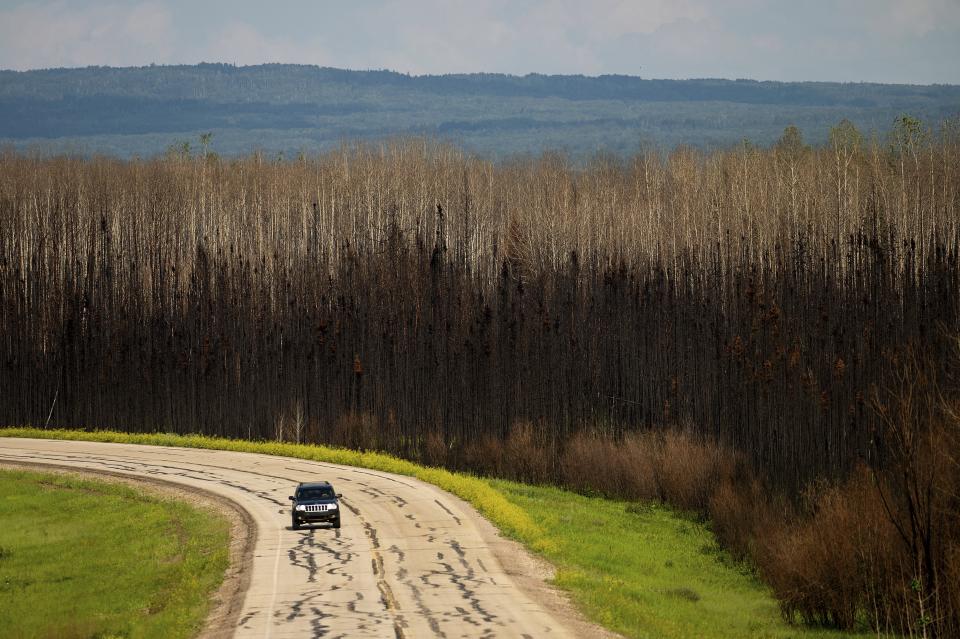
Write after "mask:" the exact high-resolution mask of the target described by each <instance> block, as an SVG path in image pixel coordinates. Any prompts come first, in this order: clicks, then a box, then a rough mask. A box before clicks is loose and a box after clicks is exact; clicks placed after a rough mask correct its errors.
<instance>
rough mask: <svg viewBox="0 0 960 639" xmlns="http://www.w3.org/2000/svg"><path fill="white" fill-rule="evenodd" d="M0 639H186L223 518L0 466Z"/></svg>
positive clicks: (119, 487) (202, 611)
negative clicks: (134, 638)
mask: <svg viewBox="0 0 960 639" xmlns="http://www.w3.org/2000/svg"><path fill="white" fill-rule="evenodd" d="M0 513H2V522H3V525H2V526H0V637H24V638H26V637H68V638H69V637H78V638H79V637H158V638H160V637H164V638H165V637H190V636H193V635H195V634H196V632H197V631H198V630H199V628H200V627H201V626H202V624H203V620H204V618H205V616H206V613H207V609H208V602H209V599H210V595H211V593H212V592H213V590H214V589H215V588H216V587H217V586H218V585H219V583H220V581H221V580H222V578H223V574H224V570H226V567H227V564H228V541H229V530H230V526H229V522H228V521H227V520H226V519H225V518H223V517H222V516H220V515H215V514H213V513H210V512H207V511H202V510H199V509H197V508H194V507H192V506H190V505H188V504H185V503H182V502H178V501H176V500H171V499H165V498H162V497H160V496H157V495H154V494H150V493H142V492H140V491H137V490H135V489H133V488H131V487H129V486H126V485H123V484H116V483H110V482H101V481H91V480H87V479H81V478H78V477H76V476H73V475H61V474H49V473H37V472H24V471H19V470H0Z"/></svg>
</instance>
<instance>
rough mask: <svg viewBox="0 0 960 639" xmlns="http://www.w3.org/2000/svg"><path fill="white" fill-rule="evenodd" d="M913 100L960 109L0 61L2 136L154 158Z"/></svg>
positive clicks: (699, 138)
mask: <svg viewBox="0 0 960 639" xmlns="http://www.w3.org/2000/svg"><path fill="white" fill-rule="evenodd" d="M903 113H909V114H910V115H912V116H915V117H918V118H920V119H921V120H923V121H926V122H930V123H936V122H940V121H942V120H944V119H946V118H950V117H952V116H954V115H956V114H958V113H960V87H958V86H953V85H932V86H919V85H884V84H865V83H856V84H852V83H851V84H840V83H825V82H802V83H791V82H758V81H753V80H714V79H708V80H647V79H643V78H639V77H634V76H622V75H607V76H599V77H586V76H580V75H574V76H555V75H539V74H531V75H526V76H511V75H502V74H469V75H442V76H410V75H406V74H402V73H395V72H392V71H348V70H342V69H332V68H322V67H316V66H304V65H280V64H268V65H259V66H247V67H236V66H232V65H226V64H199V65H193V66H149V67H134V68H111V67H87V68H83V69H49V70H38V71H25V72H17V71H0V141H2V142H4V143H7V144H13V145H14V146H16V147H18V148H39V149H42V150H46V151H52V152H59V151H64V150H65V151H70V152H81V153H107V154H114V155H119V156H132V155H151V154H155V153H159V152H162V151H164V150H165V149H167V148H168V147H169V146H170V145H172V144H182V143H183V142H185V141H193V142H194V143H195V142H196V138H197V136H198V135H199V134H200V133H202V132H213V134H214V135H213V149H214V150H215V151H217V152H219V153H221V154H227V155H236V154H244V153H249V152H251V151H253V150H255V149H262V150H265V151H270V152H283V153H288V154H289V153H297V152H300V151H306V152H316V151H322V150H326V149H329V148H331V147H335V146H337V145H338V144H339V143H341V142H342V141H343V140H355V139H365V140H376V139H383V138H390V137H397V136H426V137H432V138H437V137H439V138H442V139H445V140H448V141H451V142H455V143H457V144H462V145H464V146H465V147H466V148H468V149H471V150H473V151H477V152H480V153H483V154H487V155H490V156H493V157H504V156H509V155H514V154H518V153H539V152H541V151H544V150H562V151H566V152H568V153H570V154H571V155H574V156H578V157H586V156H590V155H592V154H594V153H596V152H598V151H605V152H612V153H614V154H623V155H625V154H630V153H633V152H635V151H637V150H638V149H640V148H642V147H650V146H659V147H663V148H672V147H674V146H676V145H679V144H687V145H692V146H697V147H701V148H711V147H720V146H728V145H730V144H734V143H737V142H739V141H741V140H742V139H744V138H747V139H749V140H750V141H752V142H754V143H756V144H760V145H766V144H770V143H772V142H773V141H775V140H776V139H777V138H778V137H779V135H780V134H781V133H782V131H783V129H784V127H786V126H787V125H791V124H793V125H796V126H798V127H800V129H802V130H803V132H804V135H805V138H806V139H807V140H809V141H812V142H822V141H825V140H826V137H827V135H828V132H829V130H830V127H832V126H833V125H835V124H836V123H837V122H839V121H840V120H842V119H849V120H851V121H852V122H853V123H854V124H856V125H857V126H858V127H859V128H860V129H861V130H862V131H865V132H867V133H870V132H873V131H881V132H885V131H887V130H889V128H890V126H891V123H892V122H893V120H894V118H896V117H897V116H899V115H901V114H903Z"/></svg>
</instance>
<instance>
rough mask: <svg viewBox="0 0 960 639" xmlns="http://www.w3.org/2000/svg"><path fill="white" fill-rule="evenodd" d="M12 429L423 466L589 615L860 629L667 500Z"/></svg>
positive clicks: (673, 628)
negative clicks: (786, 612) (552, 574)
mask: <svg viewBox="0 0 960 639" xmlns="http://www.w3.org/2000/svg"><path fill="white" fill-rule="evenodd" d="M2 436H7V437H37V438H45V439H75V440H84V441H99V442H123V443H131V444H152V445H163V446H178V447H191V448H204V449H217V450H230V451H239V452H251V453H265V454H271V455H282V456H287V457H296V458H301V459H311V460H315V461H323V462H329V463H338V464H346V465H350V466H360V467H364V468H371V469H375V470H382V471H387V472H392V473H397V474H401V475H408V476H413V477H417V478H418V479H421V480H423V481H426V482H429V483H431V484H434V485H437V486H439V487H440V488H443V489H444V490H447V491H449V492H451V493H453V494H455V495H457V496H458V497H460V498H462V499H464V500H465V501H468V502H470V503H471V504H472V505H473V506H474V507H475V508H476V509H477V510H478V511H479V512H480V513H481V514H482V515H483V516H484V517H486V518H487V519H489V520H490V521H492V522H493V523H494V525H496V526H497V527H498V528H499V529H500V530H501V531H502V532H504V533H505V534H507V535H508V536H510V537H512V538H514V539H517V540H519V541H521V542H523V543H524V544H525V545H526V546H528V547H529V548H531V549H532V550H534V551H536V552H538V553H540V554H541V555H543V556H544V557H546V558H547V559H549V560H550V561H551V562H553V563H554V565H556V566H557V569H558V572H557V580H556V582H557V585H558V586H560V587H561V588H563V589H565V590H567V591H568V592H570V593H571V596H572V597H573V599H574V601H575V602H576V603H577V605H578V606H579V607H580V608H581V609H582V610H583V611H584V612H585V613H586V615H587V616H588V617H589V618H590V619H592V620H594V621H596V622H598V623H600V624H602V625H604V626H606V627H608V628H610V629H612V630H615V631H618V632H620V633H623V634H624V635H626V636H628V637H644V638H645V637H667V638H678V639H679V638H686V637H716V638H721V637H722V638H726V637H730V638H734V637H737V638H739V637H770V638H778V639H779V638H788V637H796V638H798V639H826V638H840V637H844V638H846V639H852V638H853V637H857V636H858V635H853V634H849V633H839V632H833V631H829V630H821V629H808V628H805V627H802V626H791V625H789V624H787V623H785V622H784V621H783V619H782V618H781V617H780V615H779V613H778V610H777V605H776V602H775V601H774V600H773V598H772V597H771V595H770V593H769V591H768V590H767V589H766V588H765V587H764V586H763V585H762V584H761V583H759V582H758V581H757V580H756V578H755V577H754V576H753V575H751V574H750V572H749V571H748V570H745V569H744V568H743V567H742V566H737V565H735V564H733V563H732V562H731V561H730V560H729V558H728V557H727V556H726V554H725V553H724V552H722V551H721V550H720V549H719V548H717V546H716V542H715V540H714V538H713V536H712V534H711V533H710V531H709V529H708V527H707V526H705V525H704V524H702V523H699V522H696V521H693V520H691V519H690V518H688V517H685V516H683V515H682V514H680V513H677V512H675V511H673V510H670V509H668V508H665V507H661V506H658V505H641V504H628V503H625V502H618V501H613V500H606V499H600V498H595V497H584V496H581V495H577V494H575V493H571V492H569V491H565V490H560V489H556V488H550V487H544V486H529V485H524V484H517V483H514V482H506V481H500V480H489V479H484V478H479V477H474V476H470V475H465V474H460V473H452V472H450V471H446V470H442V469H437V468H425V467H423V466H419V465H417V464H414V463H412V462H409V461H405V460H401V459H397V458H395V457H391V456H389V455H385V454H382V453H369V452H367V453H360V452H357V451H351V450H344V449H335V448H329V447H325V446H313V445H298V444H282V443H275V442H248V441H241V440H229V439H217V438H209V437H202V436H196V435H191V436H179V435H166V434H126V433H117V432H109V431H95V432H82V431H59V430H57V431H44V430H40V429H28V428H8V429H0V437H2ZM0 634H2V633H0ZM862 636H863V637H866V636H874V635H862Z"/></svg>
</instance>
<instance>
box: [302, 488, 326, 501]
mask: <svg viewBox="0 0 960 639" xmlns="http://www.w3.org/2000/svg"><path fill="white" fill-rule="evenodd" d="M297 499H300V500H310V499H333V488H331V487H329V486H326V487H323V488H302V489H300V492H299V493H297Z"/></svg>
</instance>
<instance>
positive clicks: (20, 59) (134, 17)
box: [0, 2, 174, 69]
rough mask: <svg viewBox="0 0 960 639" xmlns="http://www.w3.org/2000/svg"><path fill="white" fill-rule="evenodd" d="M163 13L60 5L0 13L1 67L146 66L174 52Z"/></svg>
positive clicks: (145, 6) (153, 7)
mask: <svg viewBox="0 0 960 639" xmlns="http://www.w3.org/2000/svg"><path fill="white" fill-rule="evenodd" d="M172 25H173V20H172V17H171V14H170V11H169V9H168V8H166V7H165V6H163V5H160V4H157V3H153V2H142V3H135V4H113V3H102V4H96V5H93V6H91V7H86V8H82V9H80V8H77V7H75V6H73V5H69V4H67V3H65V2H47V3H39V4H29V5H19V6H15V7H12V8H9V9H0V66H2V67H3V68H12V69H33V68H43V67H56V66H85V65H92V64H118V63H120V62H118V61H120V60H122V61H123V62H122V64H126V65H135V64H148V63H150V62H154V61H157V60H163V59H166V58H168V57H169V56H170V54H171V53H172V52H173V50H174V33H173V29H172Z"/></svg>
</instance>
